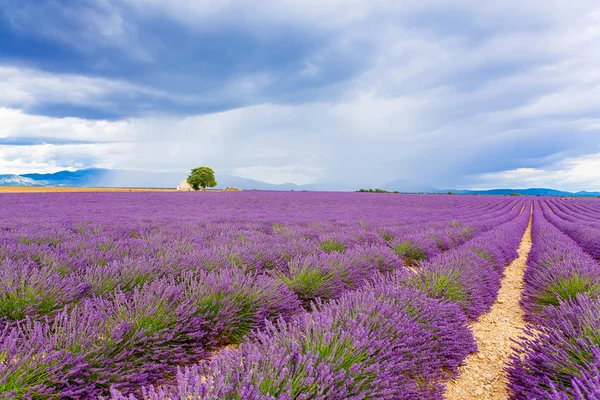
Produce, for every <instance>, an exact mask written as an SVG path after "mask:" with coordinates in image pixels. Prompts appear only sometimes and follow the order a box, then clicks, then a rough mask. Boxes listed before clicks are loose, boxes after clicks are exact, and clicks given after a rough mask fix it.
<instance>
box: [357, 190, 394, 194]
mask: <svg viewBox="0 0 600 400" xmlns="http://www.w3.org/2000/svg"><path fill="white" fill-rule="evenodd" d="M358 192H360V193H400V192H399V191H397V190H396V191H394V192H390V191H388V190H383V189H358Z"/></svg>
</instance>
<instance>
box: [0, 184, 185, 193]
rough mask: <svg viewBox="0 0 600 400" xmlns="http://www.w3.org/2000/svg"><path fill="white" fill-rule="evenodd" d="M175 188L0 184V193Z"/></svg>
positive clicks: (170, 190)
mask: <svg viewBox="0 0 600 400" xmlns="http://www.w3.org/2000/svg"><path fill="white" fill-rule="evenodd" d="M176 191H177V190H176V189H155V188H84V187H50V186H48V187H46V186H0V193H44V192H176Z"/></svg>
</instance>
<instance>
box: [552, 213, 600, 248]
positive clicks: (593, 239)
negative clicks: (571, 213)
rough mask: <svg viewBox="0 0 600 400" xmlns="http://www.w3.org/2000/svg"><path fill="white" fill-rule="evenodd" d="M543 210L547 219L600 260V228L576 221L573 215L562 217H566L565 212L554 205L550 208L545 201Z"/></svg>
mask: <svg viewBox="0 0 600 400" xmlns="http://www.w3.org/2000/svg"><path fill="white" fill-rule="evenodd" d="M543 210H544V215H545V216H546V219H547V220H548V221H550V222H551V223H552V224H553V225H554V226H556V227H557V228H558V229H560V230H561V231H562V232H563V233H565V234H566V235H568V236H569V237H571V238H572V239H573V240H574V241H575V242H577V244H579V246H581V247H582V248H583V250H585V251H586V252H587V253H589V254H590V255H591V256H592V257H594V258H595V259H596V260H600V229H598V228H596V227H594V226H589V225H586V224H582V223H581V221H577V220H576V219H574V218H573V217H571V219H572V220H567V219H563V217H564V218H566V216H565V214H564V213H562V212H561V211H560V210H559V209H558V208H557V207H556V206H554V207H552V208H550V207H549V206H548V203H546V207H545V208H544V209H543ZM596 226H598V224H596Z"/></svg>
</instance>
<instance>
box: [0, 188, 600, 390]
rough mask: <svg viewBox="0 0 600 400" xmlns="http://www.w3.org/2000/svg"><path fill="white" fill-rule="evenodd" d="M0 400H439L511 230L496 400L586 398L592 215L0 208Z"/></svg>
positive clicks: (436, 201)
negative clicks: (504, 385)
mask: <svg viewBox="0 0 600 400" xmlns="http://www.w3.org/2000/svg"><path fill="white" fill-rule="evenodd" d="M0 219H1V221H2V224H1V226H0V243H1V245H0V275H1V276H0V398H6V399H95V398H105V399H111V398H112V399H114V400H125V399H127V400H132V399H149V400H150V399H151V400H159V399H160V400H167V399H215V400H216V399H257V400H258V399H442V398H444V397H445V385H446V382H448V381H449V380H451V379H455V378H457V377H458V376H459V366H460V365H461V364H462V363H464V361H465V359H466V358H467V356H469V355H470V354H472V353H474V352H476V351H477V348H478V347H477V342H476V340H475V337H474V335H473V332H472V322H473V321H476V320H478V318H479V317H480V316H481V315H482V314H485V313H488V312H490V310H491V309H492V307H493V306H494V304H495V303H496V297H497V293H498V291H499V289H500V286H501V282H502V278H503V276H504V269H505V267H506V266H507V265H508V264H510V263H511V262H512V261H513V260H515V259H516V258H517V256H518V255H517V249H518V248H519V246H520V244H521V241H522V238H523V237H524V234H525V232H526V229H527V227H528V225H529V224H530V221H533V225H532V240H533V248H532V250H531V253H530V254H529V257H528V262H527V269H526V271H525V276H524V282H525V284H524V288H523V292H522V298H521V305H522V308H523V310H524V312H525V319H526V321H527V323H528V325H527V327H526V329H525V330H524V333H523V336H522V337H520V338H518V337H515V338H514V339H515V340H516V341H517V342H518V345H519V346H518V350H515V351H516V352H515V353H514V354H513V356H512V357H511V359H510V362H509V363H508V364H506V371H507V377H508V380H509V381H508V387H509V388H510V391H511V395H510V396H511V397H512V398H515V399H556V400H558V399H561V400H562V399H578V400H583V399H592V398H600V379H599V378H598V376H599V375H600V300H599V299H598V295H599V294H600V268H599V265H598V260H599V259H600V234H599V233H600V223H599V222H600V202H598V201H596V200H570V199H550V198H548V199H546V198H536V199H535V200H531V199H529V198H523V197H510V196H506V197H501V196H447V195H401V194H372V193H310V192H306V193H303V192H293V193H292V192H262V191H249V192H233V193H28V194H3V195H2V196H1V198H0Z"/></svg>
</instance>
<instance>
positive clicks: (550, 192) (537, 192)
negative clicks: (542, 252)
mask: <svg viewBox="0 0 600 400" xmlns="http://www.w3.org/2000/svg"><path fill="white" fill-rule="evenodd" d="M441 192H442V193H446V192H451V193H456V194H488V195H509V194H512V193H516V194H520V195H522V196H576V197H597V196H600V192H586V191H581V192H566V191H562V190H555V189H546V188H530V189H489V190H454V189H450V190H443V191H441Z"/></svg>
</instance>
